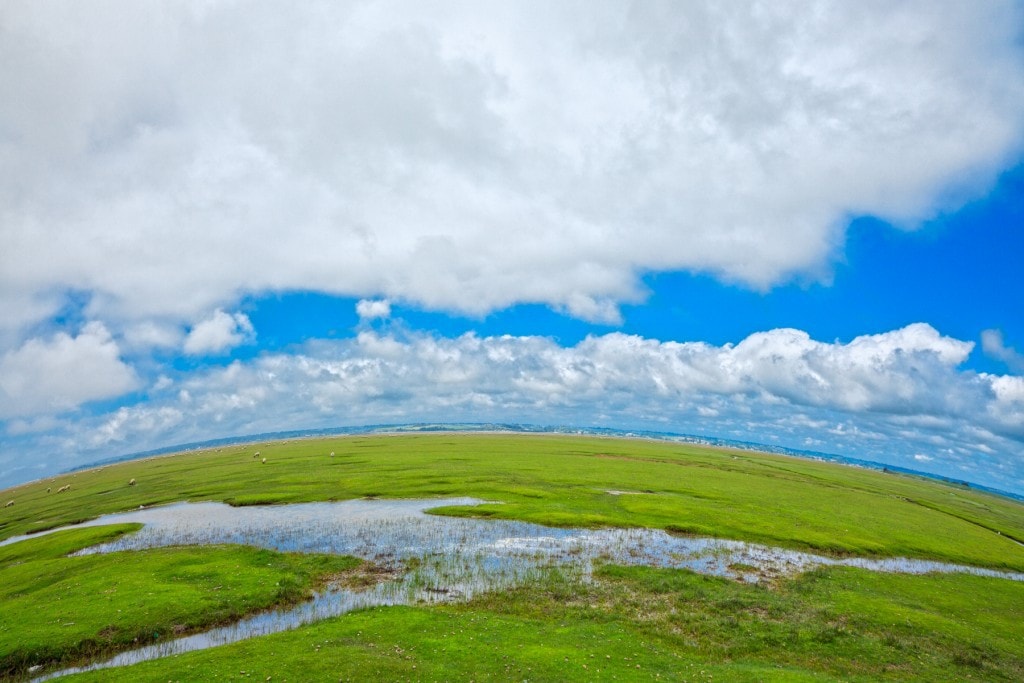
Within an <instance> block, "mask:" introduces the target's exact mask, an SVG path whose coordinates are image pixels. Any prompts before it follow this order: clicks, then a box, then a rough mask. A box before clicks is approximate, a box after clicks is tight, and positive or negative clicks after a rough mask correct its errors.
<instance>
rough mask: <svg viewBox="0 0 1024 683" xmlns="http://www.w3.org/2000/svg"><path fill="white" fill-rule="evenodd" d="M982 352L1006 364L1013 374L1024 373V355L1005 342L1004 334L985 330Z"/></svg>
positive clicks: (982, 334)
mask: <svg viewBox="0 0 1024 683" xmlns="http://www.w3.org/2000/svg"><path fill="white" fill-rule="evenodd" d="M981 350H982V351H984V352H985V355H987V356H991V357H992V358H995V359H996V360H1000V361H1002V362H1003V363H1005V364H1006V367H1008V368H1010V370H1012V371H1013V372H1024V354H1021V353H1019V352H1018V351H1017V350H1016V349H1014V348H1013V347H1010V346H1007V345H1006V343H1005V342H1004V341H1003V333H1002V332H1000V331H999V330H983V331H982V333H981Z"/></svg>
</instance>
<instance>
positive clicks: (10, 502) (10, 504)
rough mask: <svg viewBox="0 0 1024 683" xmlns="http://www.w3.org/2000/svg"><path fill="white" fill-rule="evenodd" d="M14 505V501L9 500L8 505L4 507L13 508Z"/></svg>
mask: <svg viewBox="0 0 1024 683" xmlns="http://www.w3.org/2000/svg"><path fill="white" fill-rule="evenodd" d="M12 505H14V501H13V500H9V501H7V503H6V504H5V505H4V507H5V508H9V507H11V506H12Z"/></svg>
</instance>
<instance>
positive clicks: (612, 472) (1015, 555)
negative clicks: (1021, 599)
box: [0, 434, 1024, 570]
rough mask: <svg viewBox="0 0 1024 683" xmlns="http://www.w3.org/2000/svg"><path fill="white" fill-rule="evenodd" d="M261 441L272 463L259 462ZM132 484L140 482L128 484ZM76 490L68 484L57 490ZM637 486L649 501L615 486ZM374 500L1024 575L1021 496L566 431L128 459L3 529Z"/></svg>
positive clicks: (77, 482)
mask: <svg viewBox="0 0 1024 683" xmlns="http://www.w3.org/2000/svg"><path fill="white" fill-rule="evenodd" d="M256 450H259V451H261V454H262V457H267V458H268V462H267V464H266V465H263V464H261V463H260V461H259V460H255V459H253V457H252V453H253V452H254V451H256ZM332 451H333V452H335V454H336V455H335V457H330V456H329V455H328V454H329V453H330V452H332ZM132 478H134V479H136V481H137V482H138V483H137V485H136V486H128V483H127V482H128V481H129V480H130V479H132ZM67 483H70V484H71V485H72V488H71V489H70V490H69V491H67V492H65V493H61V494H56V493H49V494H47V493H46V488H47V487H48V486H49V487H51V490H52V491H54V492H55V491H56V490H57V488H58V487H59V486H62V485H64V484H67ZM624 490H627V491H643V492H645V495H612V494H610V493H608V492H609V491H624ZM647 492H649V493H647ZM370 496H382V497H383V496H387V497H396V498H423V497H442V496H470V497H477V498H482V499H486V500H490V501H496V503H495V504H492V505H483V506H476V507H463V508H459V507H449V508H446V509H444V510H442V511H440V512H442V513H443V514H446V515H458V516H471V517H494V518H501V519H518V520H522V521H529V522H535V523H539V524H545V525H548V526H573V527H601V526H646V527H653V528H662V529H670V530H675V531H676V532H678V533H682V534H694V535H709V536H716V537H721V538H732V539H736V540H747V541H754V542H758V543H764V544H767V545H778V546H783V547H789V548H796V549H804V550H811V551H814V552H824V553H830V554H833V555H840V556H841V555H857V556H874V557H885V556H907V557H920V558H932V559H939V560H946V561H951V562H958V563H965V564H974V565H979V566H989V567H996V568H1007V569H1017V570H1024V546H1021V545H1020V543H1019V542H1022V541H1024V513H1022V506H1021V504H1019V503H1017V502H1015V501H1012V500H1008V499H1004V498H1000V497H998V496H994V495H989V494H984V493H980V492H977V491H972V490H969V489H964V488H962V487H956V486H950V485H946V484H942V483H939V482H935V481H930V480H923V479H920V478H915V477H909V476H903V475H895V474H884V473H880V472H876V471H869V470H862V469H857V468H853V467H846V466H841V465H835V464H831V463H823V462H816V461H811V460H801V459H797V458H788V457H784V456H775V455H765V454H757V453H748V452H733V451H726V450H723V449H713V448H703V447H699V446H693V445H681V444H669V443H661V442H649V441H639V440H627V439H611V438H606V439H600V438H583V437H566V436H558V435H518V434H517V435H502V434H466V435H450V434H449V435H445V434H417V435H402V436H372V437H371V436H366V437H363V436H360V437H337V438H329V439H309V440H294V441H290V442H285V443H261V444H253V445H248V446H236V447H229V448H222V449H220V450H219V451H218V450H216V449H214V450H208V451H199V452H190V453H185V454H180V455H175V456H161V457H157V458H151V459H148V460H143V461H134V462H127V463H121V464H118V465H111V466H108V467H105V468H102V469H98V470H90V471H84V472H78V473H75V474H71V475H62V476H60V477H54V478H52V479H49V480H45V481H40V482H34V483H31V484H26V485H23V486H20V487H17V488H16V489H12V490H9V491H6V492H4V497H5V498H8V499H14V500H15V505H14V506H12V507H11V508H5V509H3V510H0V538H6V537H8V536H12V535H15V534H20V533H25V532H28V531H38V530H41V529H45V528H53V527H55V526H61V525H64V524H67V523H70V522H72V521H75V520H81V519H87V518H92V517H95V516H97V515H99V514H102V513H108V512H116V511H122V510H129V509H134V508H137V507H138V506H139V505H146V506H150V505H155V504H166V503H171V502H176V501H180V500H223V501H226V502H229V503H233V504H236V505H251V504H255V503H268V502H271V503H286V502H287V503H296V502H308V501H316V500H325V501H326V500H346V499H351V498H361V497H370ZM1015 541H1016V542H1015Z"/></svg>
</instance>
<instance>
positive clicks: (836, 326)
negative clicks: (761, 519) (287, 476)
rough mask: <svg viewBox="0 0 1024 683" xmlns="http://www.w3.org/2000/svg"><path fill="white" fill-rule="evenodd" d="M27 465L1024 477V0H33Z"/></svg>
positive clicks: (2, 323) (2, 217) (24, 389)
mask: <svg viewBox="0 0 1024 683" xmlns="http://www.w3.org/2000/svg"><path fill="white" fill-rule="evenodd" d="M0 93H4V95H3V97H2V98H0V486H10V485H14V484H18V483H21V482H26V481H30V480H35V479H39V478H42V477H47V476H50V475H52V474H54V473H57V472H60V471H63V470H66V469H68V468H72V467H77V466H81V465H84V464H87V463H91V462H96V461H99V460H103V459H106V458H111V457H116V456H120V455H124V454H128V453H134V452H140V451H145V450H150V449H156V448H163V447H168V446H172V445H175V444H184V443H190V442H196V441H202V440H208V439H216V438H222V437H230V436H244V435H247V434H256V433H266V432H273V431H283V430H301V429H317V428H324V427H344V426H358V425H379V424H406V423H420V422H458V423H465V422H481V423H490V422H506V423H512V422H515V423H527V424H533V425H550V426H575V427H611V428H618V429H627V430H629V429H634V430H635V429H648V430H656V431H666V432H673V433H682V434H690V435H702V436H710V437H717V438H724V439H736V440H742V441H752V442H756V443H762V444H766V445H770V446H785V447H788V448H796V449H803V450H811V451H819V452H825V453H832V454H839V455H845V456H850V457H856V458H860V459H864V460H872V461H876V462H880V463H884V464H890V465H895V466H900V467H907V468H911V469H916V470H920V471H924V472H930V473H934V474H939V475H943V476H947V477H952V478H954V479H958V480H964V481H969V482H972V483H977V484H982V485H985V486H991V487H995V488H998V489H1001V490H1004V491H1010V492H1015V493H1018V494H1021V493H1024V274H1022V273H1024V270H1022V269H1021V265H1020V264H1021V262H1022V260H1024V4H1022V3H1021V2H1019V1H1017V2H1012V1H1004V0H989V1H987V2H984V3H967V2H961V1H959V0H955V1H943V0H923V1H920V2H915V1H907V2H892V1H891V0H886V1H885V2H881V1H878V2H875V1H870V0H868V1H865V2H856V3H851V2H780V1H772V2H742V1H737V2H729V3H721V2H714V1H711V0H707V1H704V0H692V1H689V2H682V3H681V2H657V1H654V0H651V1H644V2H628V1H626V0H617V1H615V2H604V1H601V0H586V1H585V2H584V1H581V2H573V1H570V0H565V1H563V2H556V3H552V2H533V1H529V0H524V1H523V2H515V3H507V2H506V3H498V2H487V1H483V2H481V1H480V0H474V1H472V2H468V1H467V2H458V1H454V0H453V1H450V2H423V1H422V0H419V1H416V2H402V1H394V2H391V1H381V2H335V1H330V2H327V1H323V2H320V1H316V0H313V1H311V2H305V3H300V4H299V5H298V6H295V5H293V4H292V3H284V2H274V1H263V2H240V1H227V0H225V1H211V0H203V1H199V0H195V1H188V0H182V1H180V2H163V3H160V2H158V3H136V2H129V1H128V0H120V1H101V0H97V1H96V2H89V3H82V2H77V1H74V0H64V1H61V0H54V1H52V2H45V3H41V2H36V1H35V0H7V1H5V2H3V3H2V4H0Z"/></svg>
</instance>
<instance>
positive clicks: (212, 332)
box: [183, 308, 253, 356]
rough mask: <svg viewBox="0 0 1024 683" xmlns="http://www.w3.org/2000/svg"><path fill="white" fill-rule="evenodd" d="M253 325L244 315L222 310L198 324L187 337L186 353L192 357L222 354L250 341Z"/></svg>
mask: <svg viewBox="0 0 1024 683" xmlns="http://www.w3.org/2000/svg"><path fill="white" fill-rule="evenodd" d="M252 336H253V328H252V323H251V322H250V321H249V317H248V316H247V315H245V314H244V313H232V314H229V313H225V312H224V311H222V310H221V309H219V308H218V309H217V310H216V311H214V313H213V315H212V316H210V317H209V318H207V319H206V320H203V321H202V322H200V323H197V324H196V325H195V326H194V327H193V328H192V330H191V331H190V332H189V333H188V336H187V337H185V344H184V347H183V348H184V351H185V353H187V354H189V355H191V356H198V355H202V354H210V353H222V352H224V351H227V350H229V349H232V348H234V347H236V346H238V345H239V344H242V343H244V342H246V341H248V340H250V339H251V338H252Z"/></svg>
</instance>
